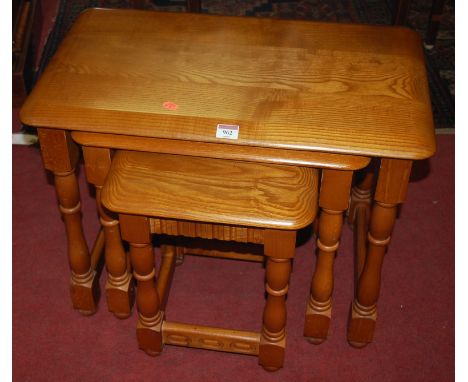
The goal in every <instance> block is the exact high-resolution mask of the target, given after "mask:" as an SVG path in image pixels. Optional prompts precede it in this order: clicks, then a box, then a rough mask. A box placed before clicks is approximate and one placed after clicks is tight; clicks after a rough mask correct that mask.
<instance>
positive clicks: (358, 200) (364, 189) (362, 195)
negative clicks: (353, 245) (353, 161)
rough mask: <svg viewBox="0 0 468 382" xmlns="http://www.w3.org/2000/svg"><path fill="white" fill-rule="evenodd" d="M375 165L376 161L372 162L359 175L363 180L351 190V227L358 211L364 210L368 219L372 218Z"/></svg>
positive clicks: (349, 221)
mask: <svg viewBox="0 0 468 382" xmlns="http://www.w3.org/2000/svg"><path fill="white" fill-rule="evenodd" d="M374 164H375V163H374V161H371V163H370V164H369V166H367V167H366V168H365V169H363V170H361V171H359V172H358V173H357V174H358V175H362V179H360V180H359V181H358V183H357V184H356V185H355V186H354V187H353V188H352V190H351V197H350V200H349V208H348V211H347V222H348V224H350V225H351V226H352V225H353V224H354V222H355V221H356V214H357V211H358V209H360V208H364V209H365V210H366V214H367V217H369V216H370V207H371V204H372V186H373V183H374Z"/></svg>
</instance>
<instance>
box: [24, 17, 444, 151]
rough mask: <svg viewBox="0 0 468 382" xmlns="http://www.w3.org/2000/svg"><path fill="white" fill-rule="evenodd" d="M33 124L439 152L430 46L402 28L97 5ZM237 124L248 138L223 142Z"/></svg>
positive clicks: (28, 120)
mask: <svg viewBox="0 0 468 382" xmlns="http://www.w3.org/2000/svg"><path fill="white" fill-rule="evenodd" d="M21 120H22V122H23V123H25V124H28V125H32V126H37V127H50V128H61V129H67V130H80V131H88V132H100V133H113V134H123V135H132V136H141V137H153V138H169V139H176V140H188V141H198V142H217V143H225V144H229V145H243V146H245V145H248V146H261V147H270V148H281V149H295V150H311V151H321V152H329V153H340V154H353V155H363V156H380V157H392V158H404V159H422V158H426V157H429V156H431V155H432V154H433V153H434V151H435V135H434V126H433V121H432V112H431V104H430V99H429V93H428V85H427V79H426V70H425V64H424V56H423V51H422V45H421V41H420V38H419V36H418V35H417V34H416V32H414V31H411V30H410V29H406V28H401V27H384V26H369V25H351V24H334V23H317V22H309V21H295V20H277V19H266V18H248V17H226V16H214V15H202V14H185V13H160V12H146V11H137V10H104V9H91V10H88V11H86V12H84V13H83V14H82V15H81V16H80V17H79V19H78V20H77V22H76V23H75V25H74V26H73V27H72V29H71V30H70V32H69V34H68V36H67V37H66V38H65V40H64V41H63V43H62V45H61V46H60V48H59V49H58V51H57V53H56V54H55V56H54V58H53V59H52V60H51V62H50V64H49V66H48V67H47V69H46V70H45V72H44V73H43V75H42V77H41V78H40V80H39V81H38V83H37V85H36V87H35V88H34V89H33V91H32V93H31V95H30V96H29V98H28V99H27V101H26V103H25V104H24V107H23V108H22V110H21ZM224 125H230V126H227V127H228V130H229V131H228V132H227V133H225V136H226V134H228V135H229V134H230V135H231V136H230V138H233V137H234V138H235V139H225V138H220V135H223V132H222V130H223V129H225V127H226V126H224ZM220 130H221V131H220Z"/></svg>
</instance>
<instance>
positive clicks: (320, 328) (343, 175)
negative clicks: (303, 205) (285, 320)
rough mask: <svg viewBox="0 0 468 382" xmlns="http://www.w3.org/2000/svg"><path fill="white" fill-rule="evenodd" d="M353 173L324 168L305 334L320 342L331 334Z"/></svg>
mask: <svg viewBox="0 0 468 382" xmlns="http://www.w3.org/2000/svg"><path fill="white" fill-rule="evenodd" d="M351 181H352V173H351V172H349V171H336V170H323V171H322V180H321V183H320V200H319V204H320V218H319V224H318V237H317V252H318V253H317V260H316V267H315V270H314V274H313V276H312V283H311V287H310V296H309V300H308V303H307V310H306V316H305V324H304V336H306V337H307V339H308V341H309V342H311V343H313V344H320V343H322V342H323V341H325V339H326V338H327V336H328V329H329V326H330V320H331V312H332V292H333V283H334V279H333V266H334V262H335V255H336V251H337V249H338V247H339V244H340V238H341V228H342V226H343V212H344V211H346V209H347V208H348V200H349V193H350V188H351Z"/></svg>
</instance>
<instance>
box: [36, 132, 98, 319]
mask: <svg viewBox="0 0 468 382" xmlns="http://www.w3.org/2000/svg"><path fill="white" fill-rule="evenodd" d="M38 136H39V140H40V144H41V152H42V160H43V162H44V167H45V168H46V169H48V170H51V171H53V173H54V179H55V189H56V191H57V198H58V203H59V209H60V212H61V213H62V216H63V220H64V223H65V228H66V233H67V241H68V259H69V264H70V269H71V279H70V295H71V300H72V304H73V307H74V308H75V309H77V310H78V311H79V312H80V313H82V314H85V315H89V314H93V313H95V312H96V309H97V302H98V299H99V283H98V280H97V277H96V272H95V270H94V267H93V265H94V264H93V262H92V261H91V256H90V253H89V250H88V245H87V244H86V240H85V237H84V234H83V227H82V224H81V205H80V192H79V186H78V181H77V178H76V175H75V166H76V163H77V161H78V156H79V151H78V148H77V146H76V145H75V144H74V142H73V141H72V139H71V137H70V135H69V133H67V132H65V131H62V130H52V129H44V128H42V129H38Z"/></svg>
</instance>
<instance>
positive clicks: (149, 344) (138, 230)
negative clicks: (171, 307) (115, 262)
mask: <svg viewBox="0 0 468 382" xmlns="http://www.w3.org/2000/svg"><path fill="white" fill-rule="evenodd" d="M119 220H120V224H121V229H122V237H123V238H124V240H127V241H128V242H129V244H130V258H131V261H132V266H133V276H134V277H135V279H136V280H137V293H136V301H137V306H138V324H137V329H136V335H137V340H138V345H139V347H140V349H142V350H144V351H145V352H146V353H147V354H149V355H152V356H155V355H158V354H159V353H160V352H161V350H162V322H163V312H162V311H161V309H160V308H161V301H160V297H159V294H158V291H157V286H156V280H155V275H156V272H155V268H154V255H153V245H152V243H151V233H150V226H149V219H148V218H146V217H141V216H132V215H119Z"/></svg>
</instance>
